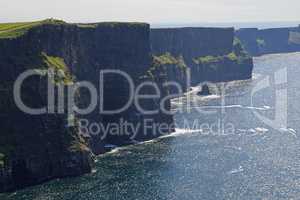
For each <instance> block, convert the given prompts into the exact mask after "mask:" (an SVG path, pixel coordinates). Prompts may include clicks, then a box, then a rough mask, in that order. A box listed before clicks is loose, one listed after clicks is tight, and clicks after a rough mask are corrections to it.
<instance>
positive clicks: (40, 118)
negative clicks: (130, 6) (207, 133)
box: [0, 20, 174, 191]
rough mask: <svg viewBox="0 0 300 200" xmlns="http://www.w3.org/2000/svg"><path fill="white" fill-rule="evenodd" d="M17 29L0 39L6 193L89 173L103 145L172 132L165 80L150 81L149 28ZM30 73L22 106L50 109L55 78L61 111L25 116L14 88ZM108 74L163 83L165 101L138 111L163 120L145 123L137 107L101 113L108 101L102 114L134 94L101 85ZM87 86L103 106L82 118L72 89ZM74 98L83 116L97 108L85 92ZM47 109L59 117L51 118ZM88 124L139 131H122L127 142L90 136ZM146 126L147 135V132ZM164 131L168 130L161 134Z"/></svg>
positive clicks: (1, 185) (0, 141) (120, 82)
mask: <svg viewBox="0 0 300 200" xmlns="http://www.w3.org/2000/svg"><path fill="white" fill-rule="evenodd" d="M12 27H14V28H13V30H12V31H8V32H7V31H6V32H0V87H1V91H0V93H1V105H0V106H1V107H0V110H1V114H0V117H1V124H0V130H1V135H0V191H5V190H10V189H14V188H18V187H23V186H26V185H31V184H36V183H39V182H42V181H45V180H49V179H52V178H56V177H65V176H75V175H80V174H83V173H87V172H90V171H91V168H92V166H93V160H92V152H93V153H95V154H98V153H103V152H104V151H105V149H104V146H105V144H107V143H110V144H118V145H122V144H126V143H131V142H135V141H139V140H145V139H149V138H153V137H157V136H159V135H161V134H167V133H169V132H171V131H173V130H174V127H173V126H172V124H173V117H172V115H169V114H164V113H163V112H162V111H161V110H160V104H159V102H160V100H161V99H162V98H163V97H165V96H166V95H168V90H167V88H166V87H164V86H163V83H164V81H166V77H165V76H164V75H161V76H155V77H151V76H148V73H147V71H148V70H149V68H150V66H151V65H152V58H151V55H150V42H149V25H147V24H140V23H98V24H67V23H64V22H61V21H55V20H47V21H43V22H39V23H30V24H26V25H22V28H21V29H17V28H15V26H12ZM24 27H26V29H24ZM133 38H134V39H133ZM28 69H34V70H35V72H37V74H36V75H35V76H32V77H30V78H28V79H26V81H25V82H24V84H23V85H22V100H23V101H24V102H25V103H26V105H28V106H31V107H34V108H41V107H44V106H47V102H48V103H49V98H48V97H49V96H48V95H49V94H48V93H47V87H48V84H47V83H48V82H47V80H48V78H49V76H51V77H52V78H53V79H51V83H52V85H53V88H54V91H55V99H56V100H55V101H54V103H55V104H54V105H55V107H54V108H52V107H49V108H48V110H47V111H48V112H46V113H45V114H39V115H30V114H26V113H24V112H23V111H21V110H20V109H19V108H18V107H17V106H16V104H15V101H14V98H13V84H14V81H15V80H16V79H17V77H18V76H19V75H20V74H21V73H22V72H25V71H26V70H28ZM49 69H51V70H52V72H53V74H49V73H45V71H44V70H49ZM105 69H109V70H112V69H113V70H121V71H122V72H125V73H127V74H128V75H129V76H130V78H131V79H132V80H133V83H134V85H135V86H136V85H139V84H140V83H142V82H144V81H149V82H151V81H152V82H153V83H157V84H158V86H159V91H160V92H161V93H162V96H161V98H160V99H146V100H143V101H141V102H140V105H141V107H142V108H145V109H149V110H158V112H154V113H151V114H148V115H145V114H143V113H142V112H141V111H140V110H139V109H138V108H137V107H136V105H134V104H133V103H131V104H130V105H129V106H128V108H127V109H125V110H124V111H122V112H119V113H117V114H102V113H100V112H99V106H100V105H99V104H100V102H99V101H101V100H102V103H103V109H104V110H108V109H111V110H112V109H118V108H120V106H122V105H123V104H125V103H126V100H127V99H128V98H129V93H128V92H129V89H130V88H129V85H128V82H127V81H126V79H124V77H121V76H120V75H116V74H110V75H107V76H105V80H104V83H105V84H102V83H101V82H100V81H99V76H100V71H101V70H105ZM81 81H89V82H90V83H91V84H92V85H94V86H95V89H96V90H97V92H98V93H97V97H98V98H97V99H98V102H97V103H98V104H97V107H96V108H95V110H94V111H93V112H91V113H89V114H81V115H80V114H76V113H73V112H71V113H70V112H69V110H67V109H66V108H67V103H68V97H69V95H70V94H69V93H67V91H66V88H67V87H69V86H74V85H76V83H78V82H81ZM101 87H103V88H104V90H103V93H100V92H99V90H100V88H101ZM61 88H63V89H61ZM58 92H60V93H63V94H64V95H63V99H62V101H63V102H64V103H66V105H65V107H62V108H61V109H62V110H60V112H58V110H57V106H58V100H57V96H56V95H57V94H58ZM141 92H142V93H144V94H148V95H149V94H154V93H155V91H153V90H152V88H147V87H145V88H142V89H141ZM73 95H74V99H75V104H76V105H77V106H78V107H80V108H84V107H85V106H87V105H88V104H89V102H90V100H91V96H90V93H89V92H88V91H86V90H84V89H83V90H82V89H81V90H79V92H76V93H74V94H73ZM2 97H3V98H2ZM73 106H74V105H72V106H71V107H73ZM164 107H165V108H166V109H167V110H168V109H170V101H169V100H167V101H165V102H164ZM49 109H50V111H51V110H52V109H54V110H55V112H54V113H49ZM83 118H84V119H87V120H88V121H89V123H101V124H102V125H103V126H104V127H105V128H108V130H110V127H109V125H110V124H113V123H115V124H120V123H121V122H120V121H122V120H123V121H126V122H128V123H129V122H132V123H133V124H134V125H137V126H138V125H139V126H138V128H137V129H136V131H135V132H132V131H129V132H124V131H126V130H124V131H121V130H119V133H124V134H123V135H118V134H117V135H116V134H114V132H108V133H103V132H102V131H100V132H99V133H97V134H92V135H90V134H84V133H83V130H82V128H80V126H79V123H78V122H79V121H80V120H81V119H83ZM145 121H147V123H148V124H147V127H148V129H144V128H145V124H144V122H145ZM149 123H150V124H149ZM160 124H165V125H170V126H168V127H166V128H165V129H163V130H161V129H159V128H160V127H159V125H160ZM149 127H154V128H151V129H150V128H149ZM106 134H107V135H106Z"/></svg>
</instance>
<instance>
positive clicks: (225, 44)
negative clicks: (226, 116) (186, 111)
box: [150, 28, 253, 88]
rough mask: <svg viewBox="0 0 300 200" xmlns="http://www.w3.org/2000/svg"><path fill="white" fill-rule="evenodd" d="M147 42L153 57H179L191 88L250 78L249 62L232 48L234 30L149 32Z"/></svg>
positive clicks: (183, 29) (236, 49)
mask: <svg viewBox="0 0 300 200" xmlns="http://www.w3.org/2000/svg"><path fill="white" fill-rule="evenodd" d="M150 38H151V47H152V52H153V54H154V55H156V56H161V55H163V54H166V53H169V54H170V55H172V56H173V57H180V56H181V57H182V59H183V62H184V63H185V64H186V66H187V68H186V69H187V70H190V72H191V85H197V84H199V83H201V82H204V81H213V82H220V81H231V80H242V79H249V78H251V76H252V68H253V63H252V58H250V57H249V56H247V54H246V53H244V51H243V49H242V47H241V46H237V44H235V42H234V29H233V28H173V29H152V30H151V37H150ZM179 72H180V71H177V74H178V73H179ZM185 74H186V71H185V72H184V73H183V74H182V75H185ZM184 88H186V85H184Z"/></svg>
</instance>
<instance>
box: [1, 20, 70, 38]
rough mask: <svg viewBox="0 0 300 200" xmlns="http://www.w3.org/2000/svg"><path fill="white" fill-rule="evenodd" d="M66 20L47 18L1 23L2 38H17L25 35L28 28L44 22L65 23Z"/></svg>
mask: <svg viewBox="0 0 300 200" xmlns="http://www.w3.org/2000/svg"><path fill="white" fill-rule="evenodd" d="M64 23H65V22H63V21H61V20H55V19H46V20H42V21H36V22H18V23H0V39H6V38H17V37H20V36H22V35H24V34H25V33H26V32H27V31H28V30H30V29H32V28H34V27H36V26H40V25H44V24H55V25H58V24H64Z"/></svg>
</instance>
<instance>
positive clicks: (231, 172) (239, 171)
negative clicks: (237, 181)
mask: <svg viewBox="0 0 300 200" xmlns="http://www.w3.org/2000/svg"><path fill="white" fill-rule="evenodd" d="M243 171H244V168H243V166H239V168H238V169H233V170H231V171H230V172H228V174H237V173H241V172H243Z"/></svg>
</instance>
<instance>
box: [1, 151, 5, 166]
mask: <svg viewBox="0 0 300 200" xmlns="http://www.w3.org/2000/svg"><path fill="white" fill-rule="evenodd" d="M4 160H5V155H4V154H2V153H0V167H3V166H4Z"/></svg>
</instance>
